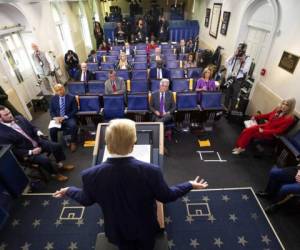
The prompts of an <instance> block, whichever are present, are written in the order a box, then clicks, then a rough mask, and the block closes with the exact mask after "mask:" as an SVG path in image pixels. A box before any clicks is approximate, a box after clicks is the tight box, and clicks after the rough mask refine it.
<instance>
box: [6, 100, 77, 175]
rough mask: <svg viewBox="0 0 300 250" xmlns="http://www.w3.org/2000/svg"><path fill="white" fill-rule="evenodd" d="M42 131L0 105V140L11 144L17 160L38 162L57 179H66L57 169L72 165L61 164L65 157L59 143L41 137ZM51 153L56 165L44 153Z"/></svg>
mask: <svg viewBox="0 0 300 250" xmlns="http://www.w3.org/2000/svg"><path fill="white" fill-rule="evenodd" d="M42 135H43V133H42V132H41V131H40V130H39V129H38V128H36V127H35V126H33V125H32V124H31V123H30V122H29V121H28V120H27V119H26V118H25V117H23V116H20V115H18V116H16V117H14V116H13V115H12V114H11V112H10V110H9V109H8V108H6V107H5V106H2V105H0V142H1V144H11V145H12V151H13V153H14V154H15V156H16V157H17V158H18V160H19V161H21V162H24V161H27V162H29V163H33V164H38V165H39V167H40V168H43V169H44V170H45V171H47V172H48V173H49V174H51V175H53V177H54V178H55V179H56V180H58V181H66V180H67V179H68V177H66V176H64V175H62V174H60V173H59V171H58V170H59V169H62V170H71V169H73V168H74V166H72V165H66V166H64V165H63V161H64V160H65V159H66V157H65V154H64V152H63V149H62V147H61V145H59V144H58V143H55V142H50V141H48V140H46V139H44V138H43V137H41V136H42ZM44 153H47V154H53V156H54V158H55V160H56V163H57V166H54V165H53V164H52V162H51V160H50V158H49V157H48V156H47V155H46V154H44Z"/></svg>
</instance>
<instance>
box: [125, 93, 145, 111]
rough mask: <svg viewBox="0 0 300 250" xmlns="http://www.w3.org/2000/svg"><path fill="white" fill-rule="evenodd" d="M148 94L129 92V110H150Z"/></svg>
mask: <svg viewBox="0 0 300 250" xmlns="http://www.w3.org/2000/svg"><path fill="white" fill-rule="evenodd" d="M148 110H149V108H148V94H147V93H144V94H142V93H140V94H128V95H127V112H148Z"/></svg>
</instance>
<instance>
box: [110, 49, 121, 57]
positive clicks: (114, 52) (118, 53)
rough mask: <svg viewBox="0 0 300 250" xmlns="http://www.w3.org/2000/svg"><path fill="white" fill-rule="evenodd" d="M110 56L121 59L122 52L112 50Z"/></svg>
mask: <svg viewBox="0 0 300 250" xmlns="http://www.w3.org/2000/svg"><path fill="white" fill-rule="evenodd" d="M109 55H110V56H117V57H119V55H120V50H111V51H110V52H109Z"/></svg>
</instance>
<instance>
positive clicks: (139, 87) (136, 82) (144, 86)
mask: <svg viewBox="0 0 300 250" xmlns="http://www.w3.org/2000/svg"><path fill="white" fill-rule="evenodd" d="M127 91H128V92H130V93H147V92H148V91H149V87H148V81H147V79H132V80H131V81H130V83H129V84H128V85H127Z"/></svg>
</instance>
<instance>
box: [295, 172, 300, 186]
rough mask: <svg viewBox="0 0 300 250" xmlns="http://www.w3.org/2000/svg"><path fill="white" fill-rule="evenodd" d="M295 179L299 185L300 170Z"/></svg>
mask: <svg viewBox="0 0 300 250" xmlns="http://www.w3.org/2000/svg"><path fill="white" fill-rule="evenodd" d="M295 179H296V181H297V182H298V183H300V170H298V172H297V174H296V176H295Z"/></svg>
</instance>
